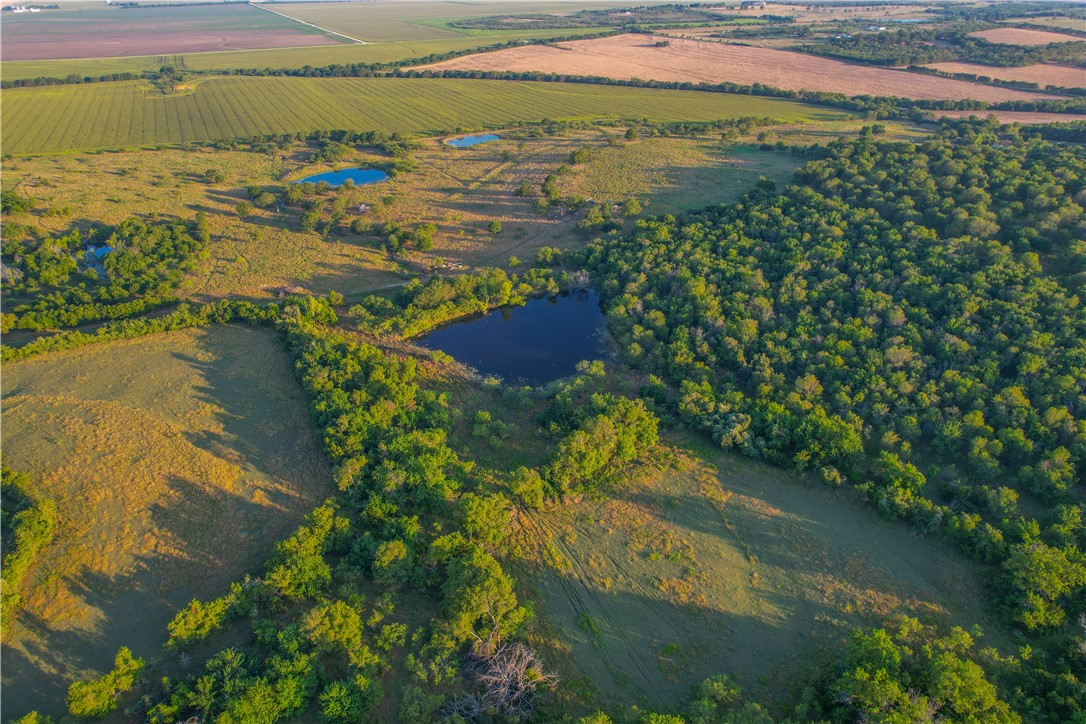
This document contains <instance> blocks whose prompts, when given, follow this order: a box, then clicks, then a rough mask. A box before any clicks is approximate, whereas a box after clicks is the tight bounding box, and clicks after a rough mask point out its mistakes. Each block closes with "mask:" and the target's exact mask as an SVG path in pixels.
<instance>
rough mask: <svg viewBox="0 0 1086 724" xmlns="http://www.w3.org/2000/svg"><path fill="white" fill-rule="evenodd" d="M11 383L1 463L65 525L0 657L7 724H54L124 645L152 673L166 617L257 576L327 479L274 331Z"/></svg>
mask: <svg viewBox="0 0 1086 724" xmlns="http://www.w3.org/2000/svg"><path fill="white" fill-rule="evenodd" d="M119 360H123V364H120V363H119V362H118V361H119ZM4 373H5V374H4V406H3V414H4V458H5V462H6V463H8V464H10V465H15V466H17V467H18V468H20V469H23V470H26V471H28V472H29V473H31V477H32V479H33V480H34V481H35V489H34V490H33V491H31V493H32V494H35V493H36V494H40V495H41V496H43V497H48V498H52V499H54V500H55V501H56V502H57V508H58V511H59V522H58V525H57V535H56V539H55V542H54V543H53V544H52V545H51V546H50V547H49V548H47V549H46V550H45V551H44V553H43V555H42V557H41V559H40V560H41V563H40V564H39V565H38V566H36V567H35V569H34V570H32V571H31V572H30V574H29V576H28V583H29V582H31V580H32V581H33V586H32V587H29V586H28V588H27V591H26V594H25V604H24V607H23V610H22V612H21V613H20V614H19V615H18V616H17V618H16V620H15V622H14V626H13V628H12V632H11V634H10V635H9V636H8V637H7V638H6V640H5V642H4V643H5V646H4V652H3V656H4V659H3V685H4V697H3V707H4V712H3V716H4V718H5V720H6V719H7V718H8V717H9V716H10V715H13V714H21V713H24V712H25V711H26V710H28V709H30V708H40V709H43V710H46V711H51V712H53V711H56V710H57V709H58V708H60V707H61V706H62V701H63V694H62V692H63V689H64V687H65V686H66V685H67V683H68V681H70V680H71V679H73V678H74V677H76V676H81V675H84V674H86V673H88V672H91V671H95V672H97V673H102V671H103V670H105V669H108V667H109V663H110V661H111V660H112V657H113V654H114V653H115V652H116V650H117V648H118V646H120V645H122V644H123V645H128V646H129V647H131V648H132V649H133V651H134V652H135V653H136V654H137V655H150V656H154V655H155V654H156V653H157V651H158V647H159V646H160V645H161V644H162V642H163V641H164V640H165V636H166V630H165V624H166V622H167V621H169V620H170V618H171V617H172V615H173V612H174V611H176V610H177V608H178V607H180V606H183V605H185V604H186V603H187V602H188V601H189V600H190V599H191V598H192V597H195V596H198V597H206V596H214V595H218V594H219V593H221V591H222V588H223V587H224V586H225V585H226V584H227V583H228V582H229V581H230V580H233V579H236V578H238V577H239V576H240V575H242V574H243V573H245V572H248V571H256V570H257V569H259V566H260V564H261V562H262V561H263V560H264V558H265V557H266V556H267V555H268V553H269V552H270V551H271V549H272V547H273V546H274V543H275V541H276V540H277V539H279V538H281V537H283V536H285V535H286V534H288V533H289V532H290V531H291V530H292V529H293V528H294V526H295V525H297V523H298V522H299V521H300V519H301V517H302V516H303V515H304V514H305V513H306V512H308V511H309V510H310V509H312V508H313V507H314V505H315V504H316V502H317V501H319V500H320V499H321V498H322V497H323V496H324V495H325V494H326V493H327V492H328V484H329V481H330V474H329V471H328V469H327V465H326V463H325V461H324V458H323V456H322V455H321V453H320V449H319V447H318V446H317V442H316V440H315V439H314V437H313V434H312V433H311V432H310V427H309V422H308V415H307V414H306V407H305V402H304V398H303V396H302V393H301V391H300V390H299V389H298V387H297V384H296V382H295V381H294V379H293V375H292V371H291V365H290V362H289V357H288V356H287V354H286V352H285V351H284V350H282V349H281V347H280V344H279V340H278V339H277V338H276V337H274V336H273V335H272V334H270V333H268V332H264V331H261V330H253V329H250V328H244V327H218V328H210V329H206V330H192V331H185V332H176V333H170V334H167V335H155V336H151V337H146V338H143V339H138V340H133V341H126V342H114V343H111V344H109V345H102V346H95V347H88V348H84V349H81V350H75V351H71V352H64V353H59V354H55V355H49V356H48V357H43V358H38V359H35V360H31V361H28V362H23V363H16V364H10V365H6V366H5V369H4Z"/></svg>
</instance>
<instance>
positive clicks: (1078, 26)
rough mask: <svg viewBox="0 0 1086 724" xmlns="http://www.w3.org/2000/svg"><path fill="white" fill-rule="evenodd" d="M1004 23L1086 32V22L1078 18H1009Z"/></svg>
mask: <svg viewBox="0 0 1086 724" xmlns="http://www.w3.org/2000/svg"><path fill="white" fill-rule="evenodd" d="M1004 22H1006V23H1008V24H1010V25H1015V24H1018V23H1027V24H1029V25H1047V26H1048V27H1050V28H1052V29H1054V30H1055V29H1058V28H1063V29H1065V30H1078V31H1079V32H1082V31H1086V22H1083V21H1082V20H1079V19H1078V18H1064V17H1058V18H1007V20H1005V21H1004Z"/></svg>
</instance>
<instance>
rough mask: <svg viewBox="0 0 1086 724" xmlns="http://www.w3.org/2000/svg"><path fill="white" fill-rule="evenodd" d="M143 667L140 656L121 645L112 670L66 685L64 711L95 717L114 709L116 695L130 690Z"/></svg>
mask: <svg viewBox="0 0 1086 724" xmlns="http://www.w3.org/2000/svg"><path fill="white" fill-rule="evenodd" d="M142 670H143V659H137V658H134V657H133V656H132V652H131V651H129V650H128V648H127V647H124V646H122V647H121V648H120V649H119V650H118V651H117V656H116V658H114V660H113V670H112V671H110V672H109V673H108V674H106V675H104V676H102V677H101V678H98V679H92V680H90V681H76V682H73V683H72V685H71V686H69V687H68V711H69V713H71V714H72V715H73V716H79V717H91V718H98V717H103V716H105V715H106V714H109V713H110V712H111V711H113V710H114V709H116V708H117V695H118V694H121V693H123V692H126V691H128V690H129V689H131V688H132V687H133V686H134V685H135V683H136V677H137V676H138V675H139V673H140V671H142Z"/></svg>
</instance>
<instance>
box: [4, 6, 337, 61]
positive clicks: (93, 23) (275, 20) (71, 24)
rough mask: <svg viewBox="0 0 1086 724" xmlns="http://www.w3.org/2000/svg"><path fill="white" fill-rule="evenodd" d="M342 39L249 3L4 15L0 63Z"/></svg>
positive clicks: (308, 43) (323, 42)
mask: <svg viewBox="0 0 1086 724" xmlns="http://www.w3.org/2000/svg"><path fill="white" fill-rule="evenodd" d="M341 42H346V41H345V39H343V38H337V37H335V36H332V35H328V34H325V33H324V32H322V31H320V30H318V29H317V28H314V27H310V26H307V25H303V24H301V23H298V22H295V21H293V20H291V19H289V18H286V17H282V16H279V15H275V14H273V13H269V12H264V11H262V10H259V9H256V8H253V7H249V6H247V5H224V6H222V7H216V8H214V9H212V8H207V7H167V8H124V9H120V8H113V7H94V8H80V9H71V10H58V11H47V12H42V13H35V14H34V15H29V14H23V15H18V16H11V15H9V16H8V17H6V18H5V19H4V43H3V50H2V55H0V57H2V59H3V60H4V61H15V60H53V59H66V58H104V57H123V56H140V55H160V54H176V53H202V52H211V51H223V50H253V49H257V48H285V47H295V46H314V45H337V44H339V43H341Z"/></svg>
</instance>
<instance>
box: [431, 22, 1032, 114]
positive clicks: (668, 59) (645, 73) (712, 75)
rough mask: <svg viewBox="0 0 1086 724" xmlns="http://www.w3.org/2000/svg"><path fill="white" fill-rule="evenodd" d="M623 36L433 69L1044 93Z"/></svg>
mask: <svg viewBox="0 0 1086 724" xmlns="http://www.w3.org/2000/svg"><path fill="white" fill-rule="evenodd" d="M659 39H661V38H657V37H656V36H647V35H619V36H614V37H609V38H600V39H597V40H579V41H573V42H569V43H563V44H562V46H561V48H558V47H550V46H526V47H519V48H509V49H506V50H499V51H495V52H492V53H482V54H478V55H469V56H464V57H462V58H454V59H452V60H447V61H444V62H441V63H437V64H435V65H432V66H425V67H429V68H433V69H435V70H444V69H448V70H483V71H513V72H532V71H537V72H544V73H563V74H570V75H594V76H604V77H608V78H618V79H623V80H629V79H632V78H643V79H647V80H662V81H682V82H691V83H724V82H727V83H739V84H743V85H753V84H754V83H762V84H765V85H768V86H774V87H777V88H784V89H787V90H812V91H826V92H833V93H845V94H848V95H863V94H869V95H877V96H901V97H906V98H917V99H937V100H960V99H962V98H975V99H977V100H983V101H991V102H998V101H1009V100H1024V99H1034V98H1044V97H1046V96H1044V95H1042V94H1037V93H1028V92H1025V91H1015V90H1009V89H1006V88H994V87H991V86H985V85H980V84H977V83H969V82H966V81H960V80H952V79H948V78H938V77H932V76H923V75H918V74H915V73H906V72H904V71H899V70H893V69H890V68H874V67H869V66H861V65H851V64H849V63H842V62H841V61H837V60H831V59H829V58H820V57H817V56H812V55H805V54H803V53H793V52H789V51H785V50H775V49H772V48H755V47H750V46H741V45H729V44H726V43H715V42H705V41H698V40H683V39H678V38H669V39H668V40H669V41H670V45H669V46H667V47H656V46H655V42H656V41H657V40H659Z"/></svg>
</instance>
